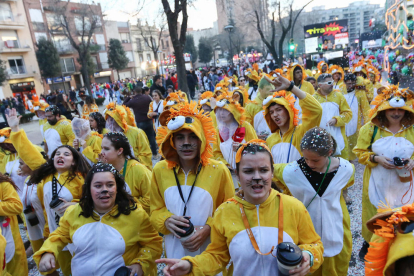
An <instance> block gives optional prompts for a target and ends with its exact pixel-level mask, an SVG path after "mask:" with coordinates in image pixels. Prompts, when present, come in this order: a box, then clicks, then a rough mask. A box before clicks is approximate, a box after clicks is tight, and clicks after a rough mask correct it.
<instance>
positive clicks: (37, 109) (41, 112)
mask: <svg viewBox="0 0 414 276" xmlns="http://www.w3.org/2000/svg"><path fill="white" fill-rule="evenodd" d="M48 106H49V104H48V103H46V102H45V101H43V100H40V101H33V105H32V107H33V108H32V109H30V112H32V113H35V114H36V116H37V118H39V127H40V133H41V134H42V138H43V139H44V138H45V137H44V136H45V133H44V131H43V126H44V125H45V124H46V123H47V119H46V115H45V114H46V111H45V110H46V108H47V107H48Z"/></svg>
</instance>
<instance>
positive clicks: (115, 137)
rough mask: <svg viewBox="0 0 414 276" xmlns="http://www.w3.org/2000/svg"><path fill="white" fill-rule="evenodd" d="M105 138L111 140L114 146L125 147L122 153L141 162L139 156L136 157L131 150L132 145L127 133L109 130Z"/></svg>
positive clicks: (116, 147) (117, 147) (117, 148)
mask: <svg viewBox="0 0 414 276" xmlns="http://www.w3.org/2000/svg"><path fill="white" fill-rule="evenodd" d="M104 138H107V139H109V141H111V144H112V146H113V147H114V148H115V149H116V150H119V149H120V148H122V149H123V151H122V155H123V156H124V157H125V158H127V159H134V160H136V161H138V162H139V160H138V159H137V158H135V157H134V155H133V154H132V151H131V146H130V144H129V141H128V138H127V137H126V136H125V134H123V133H120V132H109V133H106V134H105V135H104Z"/></svg>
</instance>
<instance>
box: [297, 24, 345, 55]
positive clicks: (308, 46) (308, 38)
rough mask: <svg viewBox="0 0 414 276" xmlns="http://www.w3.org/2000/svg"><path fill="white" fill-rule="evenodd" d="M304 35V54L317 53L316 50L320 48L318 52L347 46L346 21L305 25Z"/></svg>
mask: <svg viewBox="0 0 414 276" xmlns="http://www.w3.org/2000/svg"><path fill="white" fill-rule="evenodd" d="M304 35H305V51H306V53H317V52H318V50H316V48H320V49H319V52H320V51H332V50H334V49H341V48H344V47H345V45H347V44H349V37H348V19H341V20H334V21H329V22H324V23H318V24H311V25H306V26H305V27H304ZM315 41H316V42H315ZM315 43H316V44H317V45H318V46H317V47H315ZM338 45H342V46H341V47H338Z"/></svg>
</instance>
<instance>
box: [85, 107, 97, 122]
mask: <svg viewBox="0 0 414 276" xmlns="http://www.w3.org/2000/svg"><path fill="white" fill-rule="evenodd" d="M93 112H99V107H98V105H97V104H92V106H91V112H90V113H93ZM87 120H88V119H87Z"/></svg>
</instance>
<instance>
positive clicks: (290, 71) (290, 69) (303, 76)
mask: <svg viewBox="0 0 414 276" xmlns="http://www.w3.org/2000/svg"><path fill="white" fill-rule="evenodd" d="M296 67H299V68H300V69H301V70H302V81H304V80H306V77H307V76H306V72H305V69H303V67H302V66H300V65H299V64H298V63H296V62H295V63H292V64H291V65H289V71H288V74H289V76H288V79H289V80H290V81H293V80H294V77H293V72H294V71H295V68H296Z"/></svg>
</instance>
